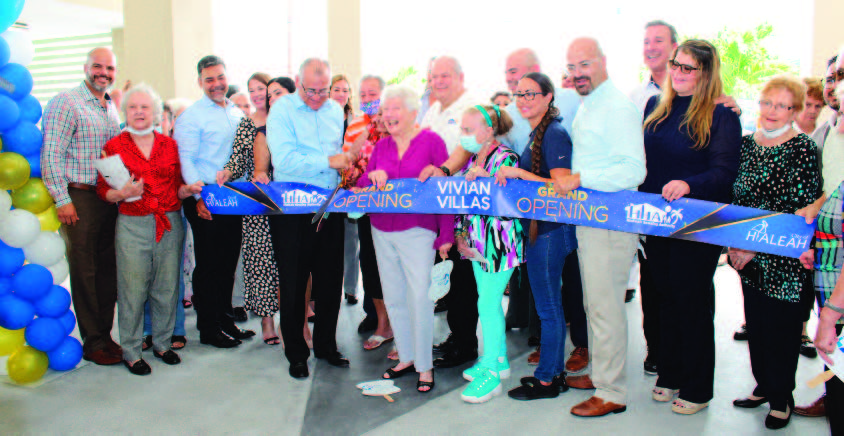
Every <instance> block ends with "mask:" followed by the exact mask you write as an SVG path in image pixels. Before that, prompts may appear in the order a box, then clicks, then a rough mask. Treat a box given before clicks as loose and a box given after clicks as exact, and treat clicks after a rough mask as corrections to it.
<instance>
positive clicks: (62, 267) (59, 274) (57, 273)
mask: <svg viewBox="0 0 844 436" xmlns="http://www.w3.org/2000/svg"><path fill="white" fill-rule="evenodd" d="M47 270H49V271H50V274H52V275H53V284H54V285H60V284H62V283H63V282H64V280H65V279H66V278H67V274H68V272H69V271H70V265H68V264H67V259H65V258H62V259H61V260H59V261H58V262H56V264H55V265H50V266H48V267H47Z"/></svg>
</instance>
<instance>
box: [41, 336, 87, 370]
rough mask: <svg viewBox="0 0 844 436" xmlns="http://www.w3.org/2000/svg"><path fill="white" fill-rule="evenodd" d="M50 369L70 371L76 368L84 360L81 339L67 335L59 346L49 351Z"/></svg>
mask: <svg viewBox="0 0 844 436" xmlns="http://www.w3.org/2000/svg"><path fill="white" fill-rule="evenodd" d="M47 359H49V360H50V369H52V370H53V371H68V370H71V369H73V368H76V365H78V364H79V362H80V361H81V360H82V344H81V343H79V339H76V338H74V337H72V336H66V337H65V338H64V340H62V343H61V344H59V346H58V347H56V348H55V349H53V351H50V352H48V353H47Z"/></svg>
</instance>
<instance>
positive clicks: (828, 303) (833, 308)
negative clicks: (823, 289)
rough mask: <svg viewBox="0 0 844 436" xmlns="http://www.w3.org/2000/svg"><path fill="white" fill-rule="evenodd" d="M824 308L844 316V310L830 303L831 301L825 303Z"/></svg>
mask: <svg viewBox="0 0 844 436" xmlns="http://www.w3.org/2000/svg"><path fill="white" fill-rule="evenodd" d="M823 307H826V308H829V310H831V311H833V312H838V313H840V314H842V315H844V309H842V308H840V307H838V306H836V305H834V304H832V303H830V302H829V300H827V302H826V303H824V305H823Z"/></svg>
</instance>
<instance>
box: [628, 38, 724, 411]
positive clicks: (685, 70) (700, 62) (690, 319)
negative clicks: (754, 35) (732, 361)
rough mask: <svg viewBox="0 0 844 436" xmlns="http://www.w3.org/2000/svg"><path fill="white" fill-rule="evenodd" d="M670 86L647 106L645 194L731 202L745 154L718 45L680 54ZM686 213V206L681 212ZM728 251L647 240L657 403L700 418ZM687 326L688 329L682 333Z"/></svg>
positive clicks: (695, 43)
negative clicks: (718, 283) (715, 282)
mask: <svg viewBox="0 0 844 436" xmlns="http://www.w3.org/2000/svg"><path fill="white" fill-rule="evenodd" d="M668 66H669V67H670V71H669V75H668V82H667V84H666V86H665V89H664V90H663V92H662V94H661V95H657V96H654V97H651V98H650V100H648V102H647V105H646V106H645V122H644V140H645V154H646V155H647V156H648V159H647V170H648V172H647V176H646V177H645V181H644V183H642V186H640V187H639V191H642V192H650V193H653V194H661V195H662V197H663V198H664V199H665V200H666V201H668V202H669V203H670V202H673V201H674V200H678V199H680V198H683V197H685V198H695V199H698V200H707V201H715V202H719V203H729V202H730V190H731V189H732V186H733V182H734V181H735V179H736V172H737V171H738V163H739V149H740V146H741V125H740V123H739V118H738V115H736V114H735V113H733V111H731V110H730V109H728V108H727V107H725V106H724V105H719V104H716V102H715V101H716V99H718V97H720V96H721V94H722V93H723V85H722V83H721V62H720V60H719V57H718V51H717V50H716V49H715V47H714V46H712V44H710V43H708V42H706V41H702V40H694V39H690V40H687V41H685V42H684V43H683V44H681V45H680V46H679V47H677V48H676V49H675V50H674V53H673V55H672V57H671V60H670V61H668ZM678 207H679V206H678ZM721 250H722V247H719V246H715V245H710V244H705V243H702V242H693V241H683V240H680V239H673V238H663V237H656V236H648V240H647V244H646V246H645V257H646V258H647V259H648V262H649V265H650V268H651V269H652V271H658V272H659V273H657V274H652V275H651V278H652V281H653V286H654V290H655V292H656V293H657V295H659V299H660V301H661V304H660V308H659V311H660V313H659V316H660V319H661V320H663V322H662V323H661V324H660V332H659V333H660V340H659V342H660V349H662V350H664V351H663V352H660V353H659V362H658V363H657V368H659V376H658V378H657V380H656V385H655V386H654V388H653V390H652V393H651V395H652V397H653V399H654V400H656V401H661V402H669V401H672V400H673V399H674V395H676V394H679V396H678V398H677V399H676V400H675V401H674V402H673V404H672V406H671V410H672V411H674V412H675V413H679V414H685V415H689V414H693V413H697V412H698V411H700V410H702V409H703V408H705V407H707V405H708V404H709V401H710V400H711V399H712V395H713V392H712V391H713V379H714V375H715V326H714V323H713V318H712V317H713V314H714V312H715V308H714V307H713V305H712V303H713V301H714V295H713V292H714V289H713V288H712V278H713V277H714V275H715V268H717V266H718V258H719V257H720V255H721ZM680 326H682V328H680Z"/></svg>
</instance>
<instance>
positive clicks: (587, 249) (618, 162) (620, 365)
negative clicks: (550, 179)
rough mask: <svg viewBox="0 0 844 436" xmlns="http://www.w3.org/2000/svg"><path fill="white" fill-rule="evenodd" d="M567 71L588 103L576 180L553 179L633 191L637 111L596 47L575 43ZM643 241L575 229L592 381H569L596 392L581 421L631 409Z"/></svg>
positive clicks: (640, 160)
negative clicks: (632, 302)
mask: <svg viewBox="0 0 844 436" xmlns="http://www.w3.org/2000/svg"><path fill="white" fill-rule="evenodd" d="M567 69H568V71H569V72H570V73H571V74H573V76H574V85H575V89H576V90H577V93H578V94H580V95H581V96H582V97H583V105H582V106H581V107H580V110H579V111H578V112H577V116H576V117H575V119H574V125H573V126H572V135H571V136H572V142H573V143H574V149H573V152H572V169H571V171H572V174H571V175H568V176H564V177H562V178H559V179H557V180H555V182H554V188H555V190H557V192H568V191H570V190H572V189H575V188H578V187H584V188H589V189H595V190H600V191H608V192H615V191H620V190H623V189H628V190H636V189H638V186H639V185H640V184H641V183H642V182H643V181H644V179H645V147H644V142H643V138H642V121H641V116H640V114H639V110H638V109H637V108H636V106H635V105H634V104H633V103H632V102H631V101H630V99H629V98H628V97H627V96H626V95H624V94H623V93H622V92H621V91H619V90H618V88H616V87H615V85H613V83H612V81H610V80H609V79H608V77H607V69H606V57H605V56H604V54H603V52H602V51H601V48H600V46H599V45H598V42H597V41H596V40H594V39H592V38H579V39H576V40H574V42H572V43H571V45H570V46H569V49H568V54H567ZM637 239H638V235H636V234H632V233H622V232H616V231H612V230H603V229H596V228H592V227H584V226H578V227H577V245H578V256H579V257H580V267H581V275H582V277H583V299H584V301H585V303H586V304H585V305H586V315H587V318H588V320H589V326H590V327H591V328H590V332H589V333H590V335H589V351H590V352H591V354H592V356H591V357H592V375H591V378H590V376H588V375H583V376H573V377H568V378H567V379H566V382H567V383H568V385H569V386H571V387H573V388H576V389H591V388H594V389H595V393H594V395H593V396H592V398H590V399H588V400H586V401H584V402H582V403H580V404H578V405H576V406H574V407H573V408H572V410H571V413H572V414H574V415H577V416H590V417H593V416H603V415H606V414H609V413H621V412H624V411H625V410H627V406H626V395H627V386H626V381H625V372H626V370H625V361H626V356H627V311H626V310H625V307H624V296H625V293H626V290H627V278H628V275H629V270H630V264H631V262H632V261H633V255H634V253H635V252H636V244H637Z"/></svg>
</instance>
